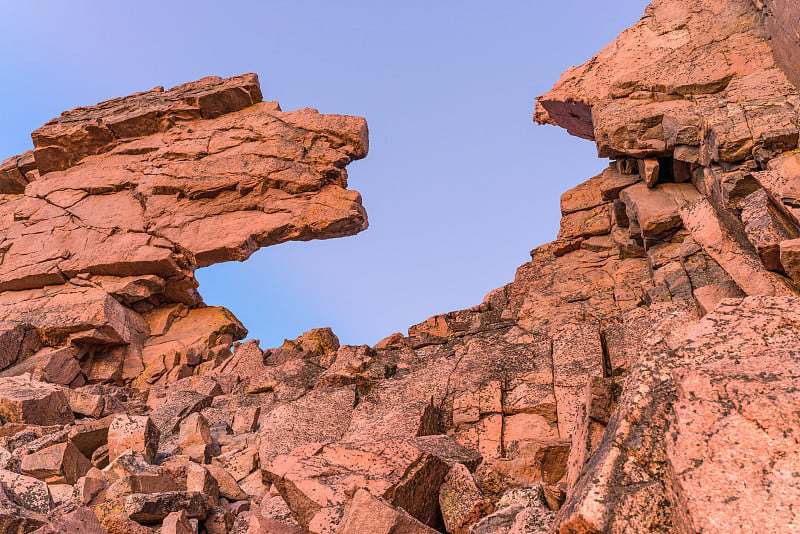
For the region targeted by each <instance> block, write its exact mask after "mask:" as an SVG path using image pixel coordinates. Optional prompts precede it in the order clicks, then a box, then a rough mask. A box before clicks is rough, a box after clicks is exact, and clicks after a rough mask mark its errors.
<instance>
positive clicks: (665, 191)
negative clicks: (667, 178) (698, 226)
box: [620, 183, 700, 239]
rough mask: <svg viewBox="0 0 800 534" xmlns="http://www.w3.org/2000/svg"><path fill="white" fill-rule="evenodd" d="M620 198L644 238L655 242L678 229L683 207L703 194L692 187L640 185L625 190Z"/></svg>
mask: <svg viewBox="0 0 800 534" xmlns="http://www.w3.org/2000/svg"><path fill="white" fill-rule="evenodd" d="M620 198H621V199H622V201H623V202H624V203H625V207H626V210H627V215H628V218H629V219H630V220H631V221H635V222H636V224H637V225H638V227H639V228H640V229H641V236H642V238H643V239H653V238H657V237H660V236H663V235H664V234H665V233H668V232H669V231H671V230H675V229H677V228H679V227H680V226H681V217H680V214H679V210H680V208H681V207H682V206H684V205H686V204H688V203H690V202H693V201H695V200H698V199H699V198H700V193H699V192H698V191H697V189H696V188H695V187H694V186H693V185H692V184H661V185H659V186H657V187H654V188H652V189H651V188H649V187H647V185H646V184H643V183H640V184H634V185H632V186H631V187H629V188H627V189H623V190H622V192H621V193H620Z"/></svg>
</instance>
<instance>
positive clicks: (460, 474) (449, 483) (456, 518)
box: [345, 464, 492, 534]
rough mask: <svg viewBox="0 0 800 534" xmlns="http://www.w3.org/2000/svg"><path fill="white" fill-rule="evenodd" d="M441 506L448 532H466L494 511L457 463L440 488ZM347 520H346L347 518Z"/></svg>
mask: <svg viewBox="0 0 800 534" xmlns="http://www.w3.org/2000/svg"><path fill="white" fill-rule="evenodd" d="M439 506H440V508H441V510H442V517H443V518H444V525H445V528H446V529H447V532H452V533H454V534H464V533H466V532H467V531H468V530H469V528H470V527H471V526H472V525H473V524H475V523H477V522H478V521H479V520H480V519H481V517H483V516H485V515H489V514H490V513H491V512H492V504H491V502H490V501H488V500H487V499H485V498H484V496H483V494H482V493H481V491H480V490H479V489H478V487H477V486H476V485H475V481H474V480H473V479H472V474H471V473H470V472H469V470H468V469H467V468H466V467H465V466H463V465H462V464H455V465H454V466H453V467H452V468H451V469H450V471H449V472H448V473H447V476H446V477H445V479H444V483H443V484H442V486H441V487H440V488H439ZM345 521H346V520H345Z"/></svg>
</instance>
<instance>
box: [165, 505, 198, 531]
mask: <svg viewBox="0 0 800 534" xmlns="http://www.w3.org/2000/svg"><path fill="white" fill-rule="evenodd" d="M161 532H162V534H193V532H192V527H191V525H190V524H189V516H187V515H186V512H185V511H184V510H181V511H179V512H170V513H169V514H168V515H167V517H165V518H164V521H163V522H162V523H161Z"/></svg>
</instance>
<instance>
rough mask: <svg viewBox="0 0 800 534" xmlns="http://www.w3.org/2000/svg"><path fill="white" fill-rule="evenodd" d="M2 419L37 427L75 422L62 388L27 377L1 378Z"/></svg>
mask: <svg viewBox="0 0 800 534" xmlns="http://www.w3.org/2000/svg"><path fill="white" fill-rule="evenodd" d="M0 417H2V418H3V420H4V421H11V422H16V423H29V424H34V425H54V424H64V423H71V422H72V421H74V420H75V418H74V416H73V414H72V411H71V410H70V408H69V401H68V400H67V396H66V395H65V394H64V393H63V392H62V391H61V390H60V389H59V388H57V387H55V386H51V385H49V384H45V383H43V382H39V381H36V380H31V379H30V377H25V376H21V377H13V378H0Z"/></svg>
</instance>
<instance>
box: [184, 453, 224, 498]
mask: <svg viewBox="0 0 800 534" xmlns="http://www.w3.org/2000/svg"><path fill="white" fill-rule="evenodd" d="M186 491H196V492H199V493H202V494H204V495H207V496H209V497H211V501H212V502H213V503H216V501H217V499H218V498H219V485H218V484H217V480H216V479H215V478H214V477H213V476H211V473H210V472H209V470H208V469H206V468H205V467H204V466H202V465H198V464H196V463H194V462H189V464H188V465H187V466H186Z"/></svg>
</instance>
